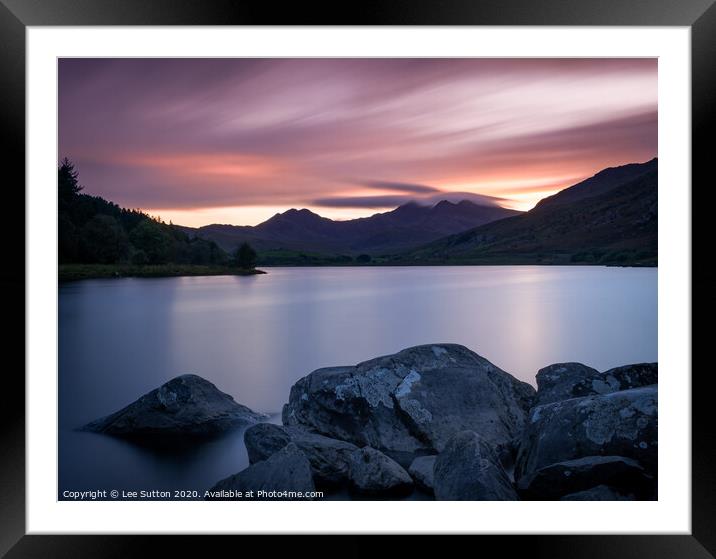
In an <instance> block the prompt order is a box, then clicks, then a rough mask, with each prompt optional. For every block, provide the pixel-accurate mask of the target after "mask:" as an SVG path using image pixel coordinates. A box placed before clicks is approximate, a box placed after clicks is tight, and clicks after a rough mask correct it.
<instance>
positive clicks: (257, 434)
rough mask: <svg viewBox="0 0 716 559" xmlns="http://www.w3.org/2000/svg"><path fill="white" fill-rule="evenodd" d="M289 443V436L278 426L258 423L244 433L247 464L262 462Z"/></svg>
mask: <svg viewBox="0 0 716 559" xmlns="http://www.w3.org/2000/svg"><path fill="white" fill-rule="evenodd" d="M290 442H291V435H289V434H288V432H287V431H286V429H284V428H283V427H281V426H280V425H274V424H273V423H258V424H257V425H252V426H251V427H249V428H248V429H246V431H245V432H244V444H245V445H246V452H247V454H248V455H249V464H255V463H256V462H262V461H263V460H266V459H267V458H269V457H271V456H272V455H274V454H276V453H277V452H278V451H279V450H281V449H282V448H283V447H285V446H286V445H287V444H288V443H290Z"/></svg>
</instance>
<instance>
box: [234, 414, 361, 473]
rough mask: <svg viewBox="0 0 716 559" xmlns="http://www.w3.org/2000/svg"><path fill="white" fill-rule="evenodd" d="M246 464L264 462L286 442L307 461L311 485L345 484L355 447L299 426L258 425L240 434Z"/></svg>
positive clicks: (356, 448)
mask: <svg viewBox="0 0 716 559" xmlns="http://www.w3.org/2000/svg"><path fill="white" fill-rule="evenodd" d="M244 442H245V443H246V450H247V452H248V455H249V463H251V464H254V463H256V462H260V461H262V460H266V459H267V458H269V457H270V456H272V455H273V454H275V453H276V452H278V451H279V450H281V449H282V448H283V447H285V446H286V445H287V444H289V443H291V442H292V443H294V444H295V445H296V446H297V447H298V449H299V450H300V451H301V452H303V454H304V455H305V456H306V458H307V459H308V462H309V463H310V465H311V471H312V473H313V479H314V482H315V483H316V484H317V485H320V486H331V485H339V484H342V483H344V482H347V481H348V470H349V460H350V455H351V453H352V452H354V451H355V450H358V447H356V446H355V445H353V444H351V443H347V442H344V441H339V440H336V439H331V438H329V437H324V436H323V435H319V434H317V433H310V432H308V431H306V430H305V429H303V428H300V427H282V426H280V425H274V424H271V423H259V424H258V425H253V426H251V427H249V428H248V429H247V430H246V432H245V433H244Z"/></svg>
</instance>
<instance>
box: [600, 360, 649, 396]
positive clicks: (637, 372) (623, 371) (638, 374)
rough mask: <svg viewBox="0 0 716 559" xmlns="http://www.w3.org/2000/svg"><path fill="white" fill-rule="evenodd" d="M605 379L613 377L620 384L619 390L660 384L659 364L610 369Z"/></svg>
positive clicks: (637, 364)
mask: <svg viewBox="0 0 716 559" xmlns="http://www.w3.org/2000/svg"><path fill="white" fill-rule="evenodd" d="M603 374H604V376H605V377H612V378H615V379H616V380H617V382H619V390H628V389H630V388H639V387H640V386H649V385H651V384H657V383H658V382H659V364H658V363H635V364H633V365H624V366H622V367H615V368H614V369H609V370H608V371H605V372H604V373H603Z"/></svg>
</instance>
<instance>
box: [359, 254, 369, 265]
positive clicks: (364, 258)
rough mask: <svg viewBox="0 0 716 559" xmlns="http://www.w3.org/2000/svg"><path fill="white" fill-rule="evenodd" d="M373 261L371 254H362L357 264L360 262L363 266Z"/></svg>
mask: <svg viewBox="0 0 716 559" xmlns="http://www.w3.org/2000/svg"><path fill="white" fill-rule="evenodd" d="M371 260H372V258H371V257H370V254H360V255H358V256H357V257H356V262H360V263H361V264H367V263H368V262H370V261H371Z"/></svg>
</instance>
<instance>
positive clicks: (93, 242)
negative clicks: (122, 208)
mask: <svg viewBox="0 0 716 559" xmlns="http://www.w3.org/2000/svg"><path fill="white" fill-rule="evenodd" d="M81 247H82V257H83V260H84V261H85V262H91V263H99V264H114V263H115V262H118V261H119V260H122V259H124V258H125V257H126V256H127V253H128V251H129V243H128V242H127V234H126V233H125V232H124V229H122V226H121V225H120V224H119V223H118V222H117V220H116V219H114V218H113V217H112V216H109V215H102V214H98V215H96V216H94V217H93V218H92V219H90V220H89V221H88V222H87V223H86V224H85V225H84V227H82V237H81Z"/></svg>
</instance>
